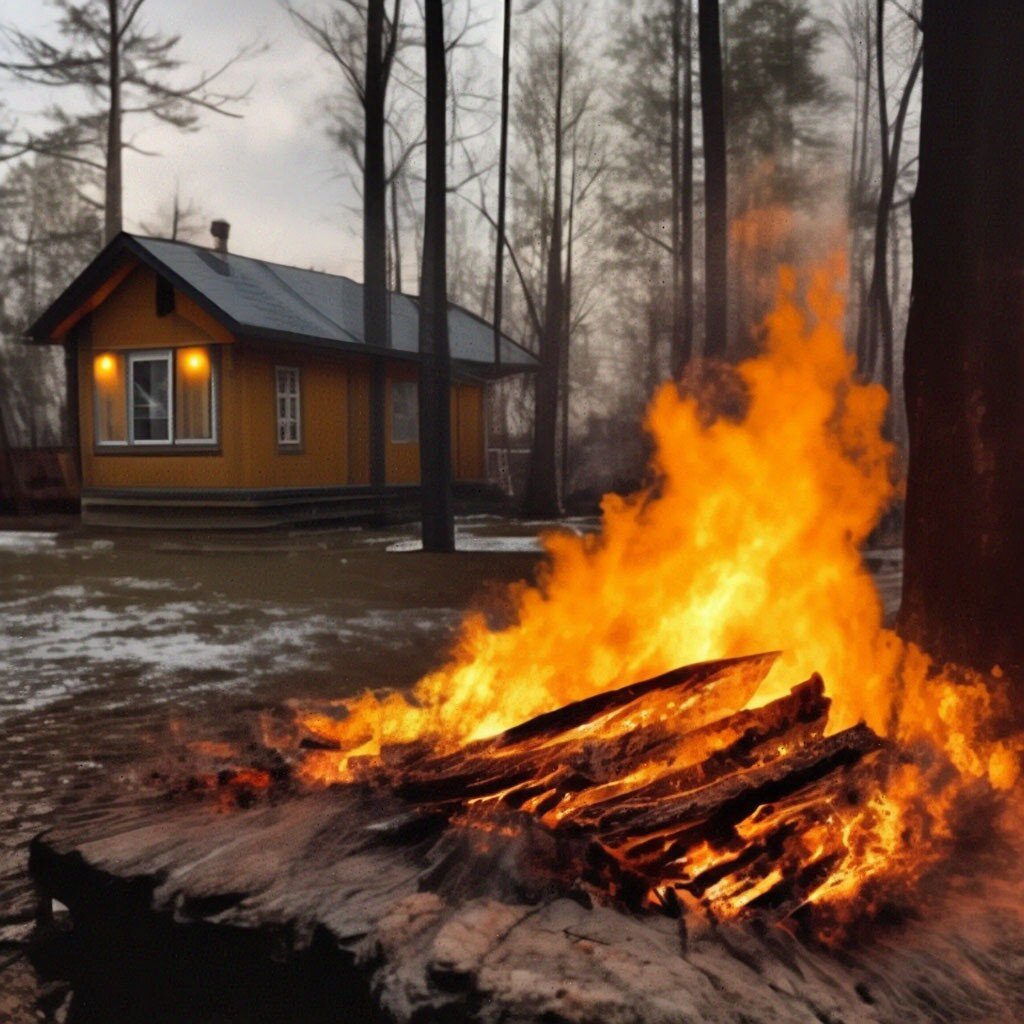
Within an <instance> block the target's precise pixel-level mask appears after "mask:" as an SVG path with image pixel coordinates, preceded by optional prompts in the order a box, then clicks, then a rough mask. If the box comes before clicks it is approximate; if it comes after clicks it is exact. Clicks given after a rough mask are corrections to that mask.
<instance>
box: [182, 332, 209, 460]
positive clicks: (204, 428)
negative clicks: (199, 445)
mask: <svg viewBox="0 0 1024 1024" xmlns="http://www.w3.org/2000/svg"><path fill="white" fill-rule="evenodd" d="M213 388H214V372H213V364H212V361H211V359H210V352H209V350H208V349H206V348H180V349H178V352H177V367H176V374H175V380H174V399H175V405H174V436H175V438H176V439H177V440H179V441H212V440H213Z"/></svg>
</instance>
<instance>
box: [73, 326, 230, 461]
mask: <svg viewBox="0 0 1024 1024" xmlns="http://www.w3.org/2000/svg"><path fill="white" fill-rule="evenodd" d="M215 355H216V353H215V351H214V350H212V349H210V348H207V347H205V346H194V347H191V348H179V349H172V350H167V349H163V350H160V351H149V350H147V351H138V352H103V353H100V354H98V355H97V356H96V357H95V358H94V360H93V387H94V391H93V394H94V404H95V411H96V443H97V445H102V446H113V445H129V446H130V445H140V446H145V445H170V444H182V445H187V444H206V445H210V444H213V443H215V442H216V440H217V383H218V374H217V365H218V364H217V360H216V358H215Z"/></svg>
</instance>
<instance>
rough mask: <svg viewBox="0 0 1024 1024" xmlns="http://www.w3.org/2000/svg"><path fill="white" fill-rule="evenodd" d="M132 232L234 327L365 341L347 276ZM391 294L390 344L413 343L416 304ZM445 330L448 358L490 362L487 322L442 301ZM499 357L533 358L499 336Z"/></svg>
mask: <svg viewBox="0 0 1024 1024" xmlns="http://www.w3.org/2000/svg"><path fill="white" fill-rule="evenodd" d="M131 238H132V240H133V241H134V242H135V243H136V244H137V245H139V246H141V247H142V249H144V250H145V252H146V253H147V254H148V255H149V256H151V257H152V258H153V259H154V260H156V261H157V262H159V263H161V264H163V266H164V267H166V268H167V270H168V271H170V272H171V274H172V275H174V276H176V277H178V278H180V279H181V280H182V281H183V282H185V283H186V284H187V285H188V286H189V288H191V289H193V290H194V291H196V292H199V293H200V294H201V295H202V296H203V297H204V298H206V299H207V300H208V301H209V302H210V303H212V304H213V305H214V306H216V307H217V308H218V309H220V310H222V311H223V312H224V313H225V314H227V316H228V317H230V318H231V319H232V320H233V321H234V322H235V323H236V324H238V325H239V327H240V328H241V329H242V330H243V331H245V330H250V331H253V332H254V333H258V334H268V333H281V334H287V335H290V336H292V337H294V336H299V337H307V338H309V341H310V343H315V344H319V345H323V344H328V345H330V344H336V345H339V346H344V347H348V346H351V345H360V344H363V343H364V342H365V337H364V334H363V288H362V285H360V284H357V283H356V282H355V281H351V280H349V279H348V278H347V277H339V276H337V275H334V274H324V273H321V272H320V271H316V270H301V269H299V268H298V267H286V266H282V265H281V264H279V263H267V262H265V261H264V260H256V259H251V258H249V257H248V256H237V255H235V254H234V253H227V254H221V253H217V252H211V251H210V250H209V249H203V248H200V247H199V246H194V245H188V244H186V243H183V242H170V241H165V240H162V239H155V238H142V237H140V236H138V235H132V236H131ZM390 300H391V348H393V349H395V350H397V351H399V352H406V353H414V352H417V351H418V350H419V339H418V328H419V307H418V305H417V303H416V300H415V299H412V298H410V297H409V296H408V295H400V294H394V293H392V295H391V296H390ZM448 330H449V337H450V345H451V354H452V358H453V359H456V360H460V361H463V362H467V363H478V364H483V365H493V364H494V335H493V329H492V327H491V325H490V324H488V323H486V322H485V321H484V320H482V319H480V318H479V317H475V316H473V315H472V314H471V313H468V312H466V310H464V309H462V308H461V307H460V306H456V305H454V304H451V305H450V306H449V316H448ZM501 362H502V364H503V365H504V366H507V367H521V368H523V369H525V368H528V367H532V366H535V365H536V363H537V360H536V358H535V357H534V356H533V355H532V354H531V353H529V352H527V351H526V349H524V348H522V347H521V346H519V345H517V344H516V343H515V342H514V341H512V340H511V339H510V338H508V337H503V339H502V348H501Z"/></svg>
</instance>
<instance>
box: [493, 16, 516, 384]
mask: <svg viewBox="0 0 1024 1024" xmlns="http://www.w3.org/2000/svg"><path fill="white" fill-rule="evenodd" d="M511 48H512V0H505V20H504V34H503V35H502V40H501V142H500V145H499V152H498V227H497V231H496V234H497V240H496V242H495V250H494V365H495V366H501V320H502V316H503V314H504V305H505V216H506V214H505V207H506V201H507V193H508V109H509V78H510V75H511V69H512V58H511Z"/></svg>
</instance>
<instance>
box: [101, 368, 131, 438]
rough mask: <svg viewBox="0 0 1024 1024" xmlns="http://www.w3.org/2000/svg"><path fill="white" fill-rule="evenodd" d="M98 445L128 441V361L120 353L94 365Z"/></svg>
mask: <svg viewBox="0 0 1024 1024" xmlns="http://www.w3.org/2000/svg"><path fill="white" fill-rule="evenodd" d="M92 377H93V385H94V388H93V401H94V403H95V407H96V442H97V444H111V443H121V444H123V443H124V442H125V441H127V440H128V409H127V404H128V403H127V400H126V390H125V386H124V357H123V356H121V355H118V354H117V353H116V352H105V353H103V354H102V355H98V356H96V358H95V359H94V360H93V364H92Z"/></svg>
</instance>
